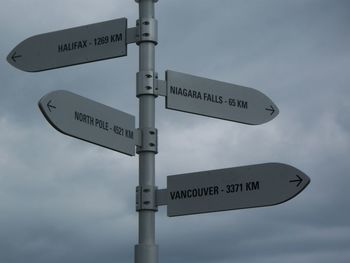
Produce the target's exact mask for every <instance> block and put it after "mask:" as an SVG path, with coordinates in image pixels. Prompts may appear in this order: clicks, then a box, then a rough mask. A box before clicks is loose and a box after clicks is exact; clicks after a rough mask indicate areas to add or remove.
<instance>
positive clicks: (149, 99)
mask: <svg viewBox="0 0 350 263" xmlns="http://www.w3.org/2000/svg"><path fill="white" fill-rule="evenodd" d="M137 2H138V3H139V21H147V19H154V18H155V17H154V13H155V12H154V2H155V0H138V1H137ZM144 26H145V27H144V30H147V24H145V25H144ZM152 30H157V27H150V28H149V30H147V33H149V35H150V36H157V32H152ZM137 45H138V46H139V72H153V74H152V75H153V76H155V74H156V72H155V45H156V43H155V42H152V41H147V39H139V40H137ZM139 74H142V73H139ZM141 83H142V81H141ZM141 83H140V82H139V83H138V85H142V84H141ZM142 89H143V87H137V90H138V91H140V90H142ZM141 93H142V92H141ZM138 98H139V129H140V131H141V132H142V135H143V136H144V134H145V132H147V131H150V130H155V98H156V95H155V94H139V95H138ZM139 150H140V151H139ZM138 154H139V186H140V187H141V188H144V187H155V154H156V150H155V149H154V150H153V151H148V150H147V149H146V150H145V149H140V148H139V147H138ZM155 212H156V211H153V210H147V209H141V210H139V211H138V214H139V240H138V244H137V245H136V246H135V263H157V262H158V246H157V245H156V244H155Z"/></svg>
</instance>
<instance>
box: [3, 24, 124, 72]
mask: <svg viewBox="0 0 350 263" xmlns="http://www.w3.org/2000/svg"><path fill="white" fill-rule="evenodd" d="M126 31H127V19H126V18H120V19H115V20H110V21H106V22H101V23H96V24H91V25H85V26H80V27H75V28H70V29H65V30H60V31H56V32H51V33H46V34H41V35H36V36H33V37H30V38H28V39H26V40H24V41H23V42H21V43H20V44H18V45H17V46H16V47H15V48H14V49H13V50H12V51H11V52H10V54H9V55H8V57H7V61H8V62H9V63H10V64H11V65H12V66H14V67H16V68H18V69H20V70H24V71H30V72H36V71H43V70H48V69H54V68H60V67H66V66H71V65H76V64H82V63H88V62H93V61H97V60H103V59H109V58H116V57H122V56H126V55H127V42H126Z"/></svg>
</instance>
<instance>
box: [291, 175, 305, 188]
mask: <svg viewBox="0 0 350 263" xmlns="http://www.w3.org/2000/svg"><path fill="white" fill-rule="evenodd" d="M296 176H297V177H298V179H294V180H290V181H289V182H290V183H296V182H298V184H297V185H296V186H297V187H298V186H299V185H300V184H301V183H302V182H303V178H301V177H300V176H299V175H297V174H296Z"/></svg>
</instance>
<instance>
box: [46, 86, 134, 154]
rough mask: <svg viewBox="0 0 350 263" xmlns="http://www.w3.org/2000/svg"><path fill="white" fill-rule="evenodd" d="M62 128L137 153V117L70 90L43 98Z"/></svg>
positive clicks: (52, 120)
mask: <svg viewBox="0 0 350 263" xmlns="http://www.w3.org/2000/svg"><path fill="white" fill-rule="evenodd" d="M39 108H40V110H41V112H42V113H43V114H44V116H45V118H46V119H47V121H48V122H49V123H50V124H51V125H52V126H53V127H54V128H55V129H56V130H58V131H60V132H62V133H64V134H66V135H69V136H72V137H75V138H78V139H81V140H84V141H88V142H91V143H94V144H97V145H100V146H102V147H106V148H109V149H111V150H115V151H118V152H121V153H124V154H127V155H131V156H133V155H135V138H134V137H135V134H134V131H135V117H134V116H132V115H130V114H127V113H125V112H122V111H119V110H117V109H113V108H111V107H108V106H106V105H103V104H101V103H98V102H95V101H92V100H90V99H87V98H84V97H82V96H79V95H76V94H74V93H71V92H69V91H64V90H58V91H53V92H50V93H49V94H47V95H45V96H44V97H43V98H41V100H40V101H39Z"/></svg>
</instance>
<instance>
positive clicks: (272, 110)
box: [265, 105, 275, 115]
mask: <svg viewBox="0 0 350 263" xmlns="http://www.w3.org/2000/svg"><path fill="white" fill-rule="evenodd" d="M265 110H268V111H271V114H270V115H272V114H274V113H275V109H274V107H273V106H272V105H270V108H265Z"/></svg>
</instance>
